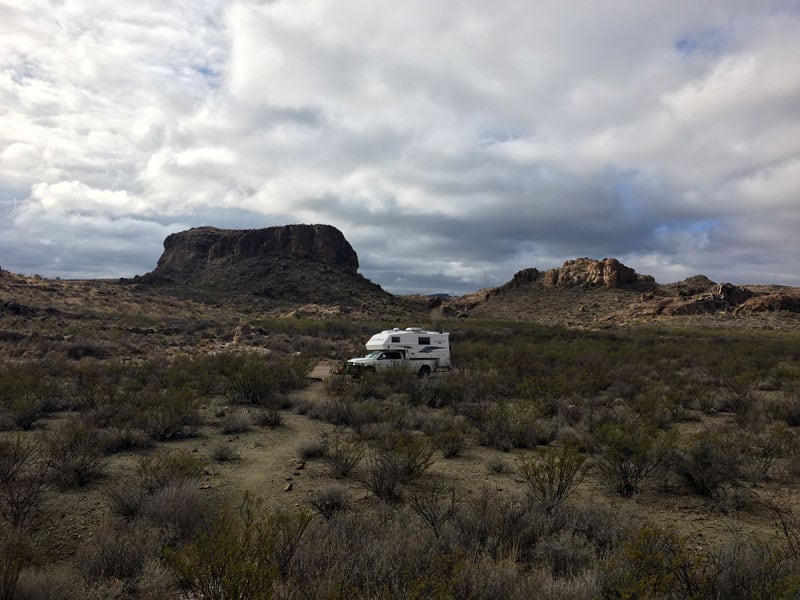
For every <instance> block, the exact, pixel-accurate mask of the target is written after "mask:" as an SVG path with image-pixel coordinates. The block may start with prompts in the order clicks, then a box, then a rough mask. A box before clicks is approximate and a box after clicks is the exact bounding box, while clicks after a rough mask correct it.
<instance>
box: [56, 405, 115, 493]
mask: <svg viewBox="0 0 800 600" xmlns="http://www.w3.org/2000/svg"><path fill="white" fill-rule="evenodd" d="M44 449H45V453H46V457H47V461H48V464H49V465H50V473H51V477H52V478H53V480H54V481H55V483H56V484H57V485H58V486H59V487H61V488H69V487H73V486H83V485H85V484H87V483H89V482H90V481H92V480H93V479H96V478H97V477H100V476H101V475H103V474H104V473H105V470H106V460H105V458H104V456H103V442H102V437H101V435H100V432H99V431H98V430H97V429H93V428H90V427H88V426H87V425H85V424H84V423H83V422H81V421H80V420H78V419H70V420H69V421H67V422H66V423H64V424H62V425H61V426H60V427H58V428H57V429H56V430H55V431H53V432H51V433H48V434H47V435H46V436H45V437H44Z"/></svg>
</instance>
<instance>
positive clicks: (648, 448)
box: [595, 416, 675, 497]
mask: <svg viewBox="0 0 800 600" xmlns="http://www.w3.org/2000/svg"><path fill="white" fill-rule="evenodd" d="M674 440H675V435H674V434H673V433H671V432H664V431H660V430H659V429H658V428H657V427H656V426H655V425H653V424H651V423H648V422H646V421H644V420H643V419H641V418H638V417H633V416H630V417H626V418H623V419H621V420H619V421H617V422H609V423H606V424H604V425H602V426H601V427H600V428H599V429H598V430H597V432H596V434H595V441H596V443H597V444H598V445H599V447H600V454H599V457H598V458H599V460H598V468H599V469H600V472H601V473H603V475H604V476H605V478H606V480H607V481H608V482H609V483H611V484H612V485H613V487H614V488H615V489H616V490H617V492H618V493H619V494H620V495H622V496H625V497H629V496H632V495H634V494H636V493H637V492H639V491H640V490H641V486H642V483H643V482H644V480H645V479H647V478H648V477H650V476H651V475H652V474H653V473H654V472H655V470H656V469H658V468H659V467H661V466H662V465H663V464H664V462H665V461H666V459H667V457H668V456H669V452H670V451H671V449H672V447H673V446H674V443H675V442H674Z"/></svg>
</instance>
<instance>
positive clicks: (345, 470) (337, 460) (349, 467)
mask: <svg viewBox="0 0 800 600" xmlns="http://www.w3.org/2000/svg"><path fill="white" fill-rule="evenodd" d="M363 457H364V445H363V444H362V443H361V442H358V441H356V440H353V439H350V438H348V437H346V436H345V435H344V434H343V433H340V432H336V433H334V434H333V435H331V436H330V437H329V438H328V440H327V451H326V458H327V461H328V466H329V468H330V474H331V476H332V477H347V476H349V475H350V474H351V473H352V472H353V470H354V469H355V468H356V467H357V466H358V463H359V462H361V459H362V458H363Z"/></svg>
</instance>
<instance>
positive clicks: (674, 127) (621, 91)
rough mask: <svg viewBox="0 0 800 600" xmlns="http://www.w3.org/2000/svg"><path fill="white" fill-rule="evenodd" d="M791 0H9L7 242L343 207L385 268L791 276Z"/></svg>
mask: <svg viewBox="0 0 800 600" xmlns="http://www.w3.org/2000/svg"><path fill="white" fill-rule="evenodd" d="M799 60H800V0H746V1H745V0H719V1H715V0H669V1H661V0H649V1H648V0H604V1H603V2H597V1H596V0H496V1H494V2H486V1H485V0H451V1H450V2H430V1H429V0H424V1H423V0H407V1H405V2H397V0H391V1H387V0H336V1H335V2H334V1H331V0H274V1H257V0H227V1H226V0H185V1H184V0H162V1H151V0H137V2H135V3H133V2H131V3H128V2H116V1H110V0H49V1H45V0H0V266H2V268H4V269H7V270H10V271H13V272H17V273H26V274H39V275H42V276H45V277H56V276H57V277H62V278H87V277H89V278H107V277H108V278H116V277H129V276H132V275H136V274H144V273H146V272H149V271H152V270H153V268H154V267H155V264H156V261H157V260H158V257H159V256H160V254H161V252H162V250H163V245H162V244H163V240H164V238H165V237H166V236H167V235H168V234H170V233H173V232H176V231H181V230H184V229H188V228H190V227H196V226H202V225H211V226H216V227H221V228H236V229H240V228H241V229H250V228H260V227H269V226H274V225H284V224H290V223H325V224H330V225H334V226H336V227H338V228H339V229H340V230H341V231H342V233H343V234H344V235H345V237H346V238H347V239H348V240H349V242H350V243H351V244H352V246H353V247H354V249H355V250H356V252H357V253H358V256H359V261H360V264H361V268H360V272H361V273H362V274H363V275H365V276H366V277H368V278H369V279H371V280H372V281H374V282H376V283H379V284H381V285H382V286H383V287H384V289H387V290H389V291H391V292H394V293H410V292H423V293H435V292H449V293H465V292H469V291H474V290H476V289H479V288H483V287H487V286H495V285H499V284H502V283H504V282H505V281H508V280H509V279H511V277H512V276H513V274H514V273H515V272H516V271H517V270H520V269H523V268H528V267H537V268H539V269H540V270H544V269H548V268H552V267H555V266H559V265H560V264H562V263H563V262H564V261H565V260H568V259H573V258H576V257H583V256H587V257H590V258H605V257H615V258H618V259H619V260H621V261H622V262H623V263H625V264H627V265H628V266H631V267H633V268H634V269H636V271H637V272H639V273H646V274H650V275H653V276H654V277H655V278H656V280H657V281H659V282H660V283H669V282H674V281H678V280H681V279H683V278H685V277H688V276H691V275H695V274H698V273H703V274H705V275H707V276H708V277H710V278H711V279H714V280H715V281H730V282H733V283H740V284H746V283H778V284H786V285H800V241H798V232H800V62H798V61H799Z"/></svg>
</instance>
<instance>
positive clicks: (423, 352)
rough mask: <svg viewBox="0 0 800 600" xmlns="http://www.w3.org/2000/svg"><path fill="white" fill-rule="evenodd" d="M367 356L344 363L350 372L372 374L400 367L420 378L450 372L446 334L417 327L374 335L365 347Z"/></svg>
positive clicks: (389, 330) (447, 336) (448, 344)
mask: <svg viewBox="0 0 800 600" xmlns="http://www.w3.org/2000/svg"><path fill="white" fill-rule="evenodd" d="M366 346H367V350H371V352H370V353H369V354H367V355H366V356H364V357H362V358H351V359H350V360H348V361H347V368H348V370H349V371H351V372H354V373H358V372H359V371H361V370H365V371H374V370H376V369H385V368H389V367H400V368H406V369H409V370H412V371H415V372H416V373H417V374H418V375H419V376H420V377H425V376H427V375H430V374H431V373H432V372H434V371H439V370H443V369H449V368H450V337H449V334H448V333H442V332H437V331H423V330H422V329H420V328H419V327H409V328H407V329H387V330H386V331H382V332H380V333H376V334H375V335H373V336H372V337H371V338H370V339H369V341H368V342H367V344H366Z"/></svg>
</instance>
